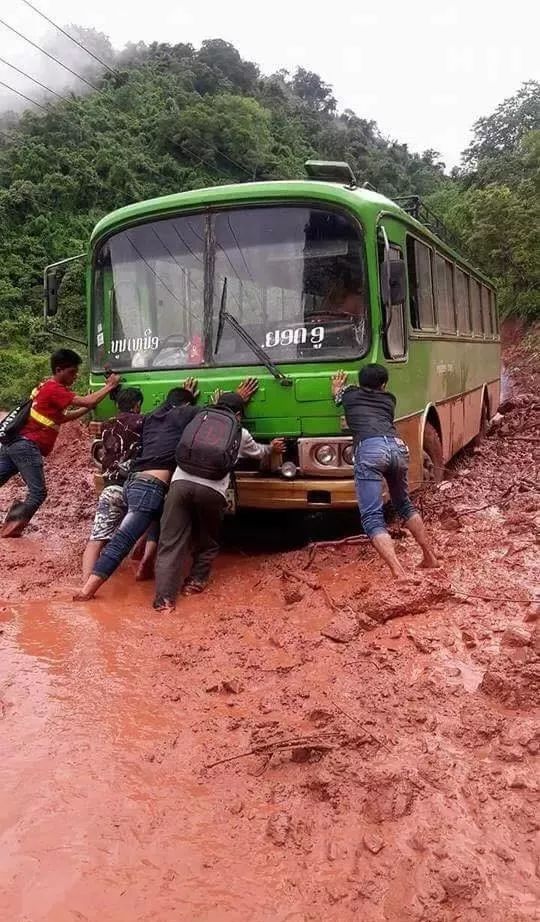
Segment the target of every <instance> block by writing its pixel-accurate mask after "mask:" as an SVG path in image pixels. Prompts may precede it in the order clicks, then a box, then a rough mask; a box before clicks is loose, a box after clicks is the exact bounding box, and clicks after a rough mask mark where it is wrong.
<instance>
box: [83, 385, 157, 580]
mask: <svg viewBox="0 0 540 922" xmlns="http://www.w3.org/2000/svg"><path fill="white" fill-rule="evenodd" d="M142 402H143V395H142V391H141V390H140V389H139V388H138V387H125V388H122V389H121V390H120V391H119V393H118V395H117V396H116V398H115V403H116V406H117V407H118V411H119V412H118V414H117V415H116V416H115V417H114V418H113V419H110V420H107V422H105V423H104V424H103V432H102V436H101V441H102V445H103V456H102V459H101V471H102V474H103V490H102V491H101V493H100V495H99V499H98V504H97V509H96V514H95V517H94V524H93V526H92V532H91V534H90V538H89V541H88V544H87V545H86V547H85V549H84V554H83V559H82V572H83V580H85V581H86V580H87V579H88V577H89V576H90V574H91V572H92V569H93V567H94V564H95V563H96V561H97V559H98V557H99V555H100V553H101V551H102V549H103V547H104V546H105V544H106V543H107V541H110V539H111V538H112V536H113V535H114V533H115V532H116V530H117V528H118V526H119V525H120V523H121V521H122V519H123V518H124V515H125V514H126V511H127V506H126V504H125V502H124V483H125V481H126V480H127V477H128V474H129V466H130V463H131V461H132V460H133V459H134V457H135V455H136V454H137V452H138V450H139V446H140V441H141V432H142V427H143V420H144V416H143V415H142V413H141V406H142Z"/></svg>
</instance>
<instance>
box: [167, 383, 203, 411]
mask: <svg viewBox="0 0 540 922" xmlns="http://www.w3.org/2000/svg"><path fill="white" fill-rule="evenodd" d="M196 399H197V398H196V397H195V394H193V393H192V391H189V390H188V389H187V387H173V389H172V390H170V391H169V393H168V394H167V397H166V399H165V406H166V407H167V408H168V409H170V408H171V407H183V406H186V405H188V406H193V404H194V403H195V401H196Z"/></svg>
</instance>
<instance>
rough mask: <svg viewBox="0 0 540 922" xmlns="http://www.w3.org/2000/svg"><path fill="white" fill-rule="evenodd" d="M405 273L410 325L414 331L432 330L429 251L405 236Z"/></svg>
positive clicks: (433, 316) (432, 312) (433, 318)
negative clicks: (407, 282)
mask: <svg viewBox="0 0 540 922" xmlns="http://www.w3.org/2000/svg"><path fill="white" fill-rule="evenodd" d="M407 272H408V276H409V304H410V311H411V325H412V327H413V328H414V329H415V330H433V329H434V327H435V313H434V309H433V283H432V278H431V251H430V249H429V247H427V246H425V245H424V244H423V243H420V241H419V240H415V238H414V237H410V236H407Z"/></svg>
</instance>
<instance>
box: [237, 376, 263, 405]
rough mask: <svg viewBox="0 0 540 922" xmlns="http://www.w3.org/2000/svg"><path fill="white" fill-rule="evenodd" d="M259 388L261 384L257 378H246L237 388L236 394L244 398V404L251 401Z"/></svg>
mask: <svg viewBox="0 0 540 922" xmlns="http://www.w3.org/2000/svg"><path fill="white" fill-rule="evenodd" d="M258 387H259V382H258V381H257V378H245V379H244V380H243V381H241V382H240V384H239V385H238V387H237V388H236V393H237V394H238V396H239V397H241V398H242V400H243V401H244V403H247V402H248V400H251V398H252V397H253V394H254V393H255V391H256V390H257V388H258Z"/></svg>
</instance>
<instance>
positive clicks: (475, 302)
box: [469, 278, 482, 336]
mask: <svg viewBox="0 0 540 922" xmlns="http://www.w3.org/2000/svg"><path fill="white" fill-rule="evenodd" d="M469 287H470V293H471V317H472V328H473V333H474V334H475V336H481V335H482V307H481V303H480V283H479V282H477V281H476V279H473V278H471V279H470V280H469Z"/></svg>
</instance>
